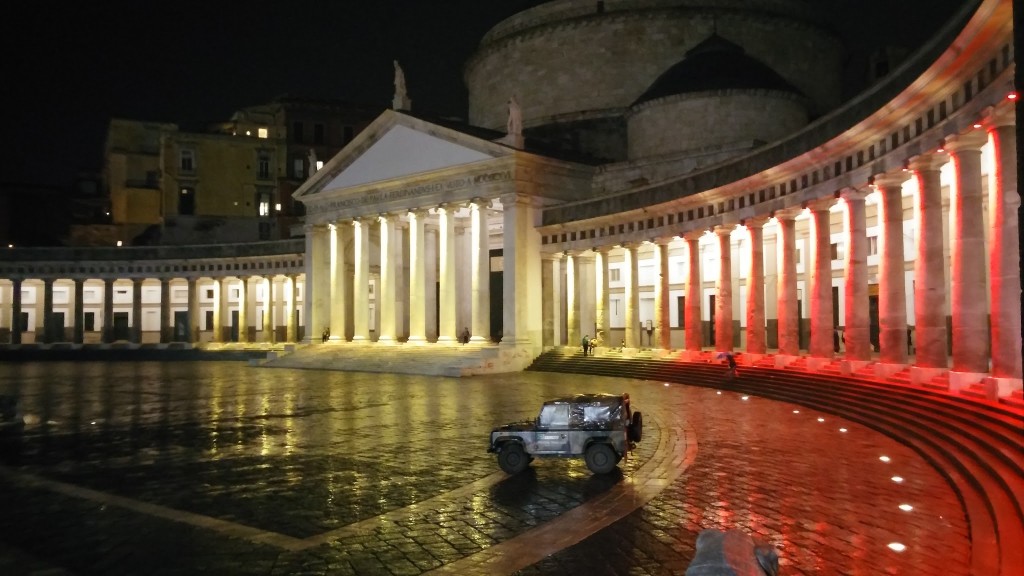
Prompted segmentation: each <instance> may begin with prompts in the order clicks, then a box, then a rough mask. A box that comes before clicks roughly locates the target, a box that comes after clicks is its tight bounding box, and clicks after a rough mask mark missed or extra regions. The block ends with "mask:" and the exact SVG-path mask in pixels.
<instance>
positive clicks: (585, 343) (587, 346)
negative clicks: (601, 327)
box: [581, 334, 590, 356]
mask: <svg viewBox="0 0 1024 576" xmlns="http://www.w3.org/2000/svg"><path fill="white" fill-rule="evenodd" d="M581 344H583V355H584V356H586V355H587V351H588V350H590V334H586V335H584V336H583V341H582V342H581Z"/></svg>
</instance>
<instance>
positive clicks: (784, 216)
mask: <svg viewBox="0 0 1024 576" xmlns="http://www.w3.org/2000/svg"><path fill="white" fill-rule="evenodd" d="M803 211H804V209H803V207H801V206H790V207H789V208H782V209H781V210H776V211H774V212H772V218H775V219H776V220H780V221H781V220H796V217H797V216H799V215H800V214H801V213H803Z"/></svg>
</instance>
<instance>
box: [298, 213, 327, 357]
mask: <svg viewBox="0 0 1024 576" xmlns="http://www.w3.org/2000/svg"><path fill="white" fill-rule="evenodd" d="M303 264H304V270H303V271H304V272H305V280H304V282H303V285H302V287H303V289H304V291H305V294H304V295H303V299H302V303H303V310H304V314H305V325H306V332H305V334H304V337H303V340H304V341H306V342H314V341H317V342H319V338H320V337H321V336H322V335H323V332H324V330H328V329H330V328H331V327H330V326H329V324H330V321H331V312H330V310H331V308H330V306H331V295H332V293H331V276H330V267H331V248H330V232H329V230H328V228H327V225H326V224H317V225H307V226H306V256H305V259H304V261H303Z"/></svg>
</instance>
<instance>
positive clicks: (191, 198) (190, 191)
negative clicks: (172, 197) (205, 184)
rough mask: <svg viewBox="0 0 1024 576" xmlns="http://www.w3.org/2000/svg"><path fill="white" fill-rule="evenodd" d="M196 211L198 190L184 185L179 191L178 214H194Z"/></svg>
mask: <svg viewBox="0 0 1024 576" xmlns="http://www.w3.org/2000/svg"><path fill="white" fill-rule="evenodd" d="M195 213H196V191H195V189H194V188H188V187H184V188H182V189H181V190H180V191H179V192H178V214H180V215H182V216H192V215H194V214H195Z"/></svg>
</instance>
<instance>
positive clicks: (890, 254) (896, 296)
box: [874, 172, 908, 364]
mask: <svg viewBox="0 0 1024 576" xmlns="http://www.w3.org/2000/svg"><path fill="white" fill-rule="evenodd" d="M906 180H907V174H905V173H903V172H896V173H893V174H884V175H879V176H875V179H874V183H875V188H876V189H877V190H878V192H879V195H880V198H879V202H878V222H879V234H878V248H879V258H878V324H879V332H878V346H879V350H880V355H879V359H880V361H881V362H882V363H883V364H906V363H907V361H908V353H907V305H906V302H907V291H906V279H905V269H904V268H905V265H904V262H905V258H904V254H903V182H905V181H906Z"/></svg>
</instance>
